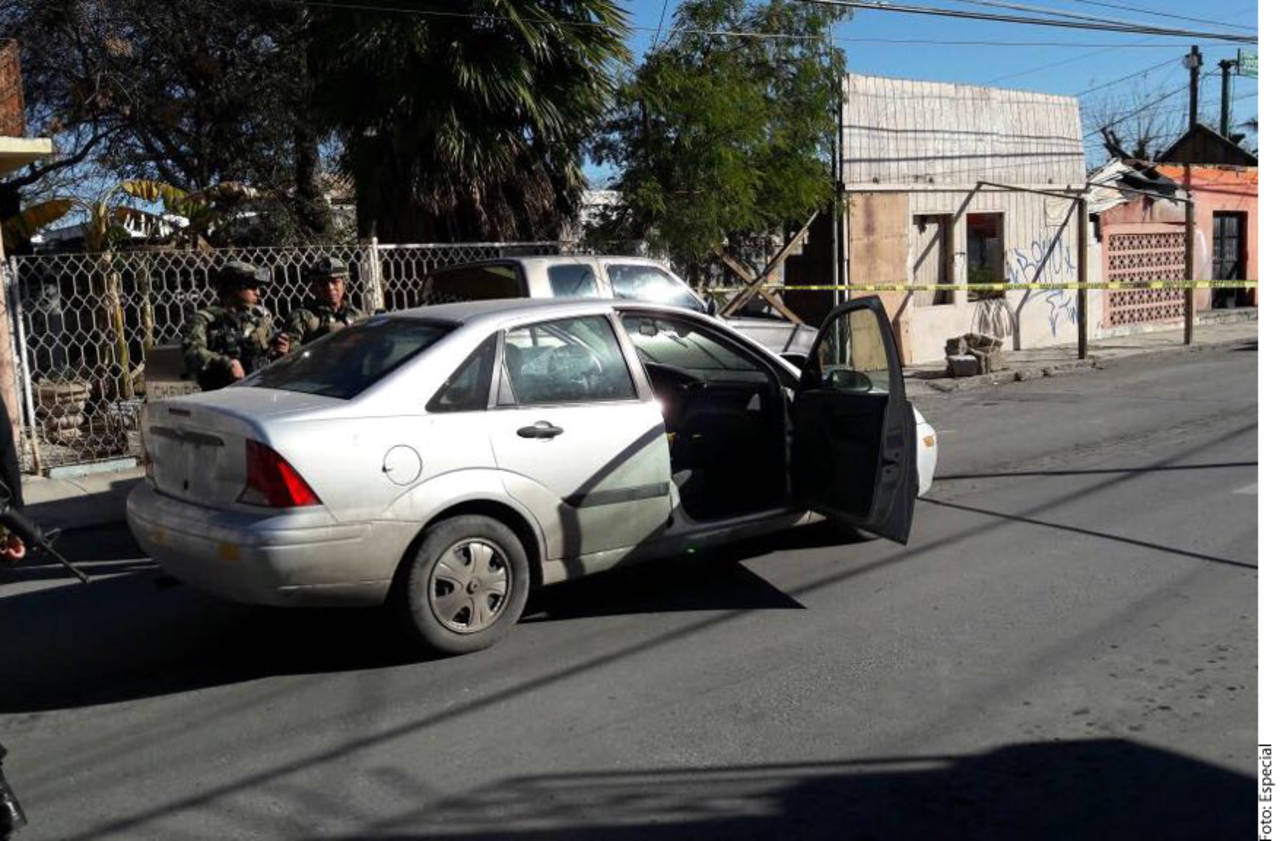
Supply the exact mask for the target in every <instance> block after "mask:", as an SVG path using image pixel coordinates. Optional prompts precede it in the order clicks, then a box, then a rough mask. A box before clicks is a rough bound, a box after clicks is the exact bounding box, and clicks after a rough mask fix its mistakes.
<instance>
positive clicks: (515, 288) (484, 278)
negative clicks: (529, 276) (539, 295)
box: [421, 263, 526, 305]
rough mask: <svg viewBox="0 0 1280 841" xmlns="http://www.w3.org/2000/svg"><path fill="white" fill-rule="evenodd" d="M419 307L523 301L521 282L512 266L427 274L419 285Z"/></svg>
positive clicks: (521, 279)
mask: <svg viewBox="0 0 1280 841" xmlns="http://www.w3.org/2000/svg"><path fill="white" fill-rule="evenodd" d="M422 290H423V291H422V301H421V303H422V304H424V305H425V304H452V303H457V302H459V301H487V300H489V299H491V298H523V297H525V296H526V293H525V288H524V279H523V277H522V276H521V275H520V270H519V269H517V268H516V267H515V266H512V265H506V264H501V263H499V264H495V265H489V266H459V267H457V268H451V269H441V270H439V271H435V272H432V273H431V274H429V275H427V278H426V280H424V281H423V284H422Z"/></svg>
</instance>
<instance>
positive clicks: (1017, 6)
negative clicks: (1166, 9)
mask: <svg viewBox="0 0 1280 841" xmlns="http://www.w3.org/2000/svg"><path fill="white" fill-rule="evenodd" d="M955 2H957V3H968V4H969V5H971V6H986V7H988V8H994V9H1012V10H1014V11H1017V12H1031V13H1033V14H1039V15H1048V16H1049V17H1050V19H1053V18H1067V19H1071V20H1086V21H1092V22H1093V23H1106V24H1123V25H1125V26H1146V25H1147V24H1144V23H1140V22H1138V21H1132V20H1115V19H1112V18H1104V17H1098V16H1097V15H1078V14H1075V13H1074V12H1067V11H1063V10H1062V9H1057V8H1054V7H1052V6H1034V5H1030V4H1027V3H1009V2H1006V1H1005V0H955Z"/></svg>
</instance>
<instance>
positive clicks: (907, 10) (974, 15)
mask: <svg viewBox="0 0 1280 841" xmlns="http://www.w3.org/2000/svg"><path fill="white" fill-rule="evenodd" d="M804 2H806V3H815V4H817V5H821V6H839V7H841V8H847V9H865V10H867V11H873V12H898V13H902V14H914V15H930V16H936V17H951V18H961V19H965V20H986V21H994V22H998V23H1021V24H1027V25H1031V26H1049V27H1056V28H1061V29H1090V30H1095V31H1100V32H1130V33H1133V34H1136V35H1168V36H1171V37H1178V38H1195V39H1201V40H1209V41H1230V42H1232V43H1247V44H1256V43H1258V38H1257V36H1256V35H1231V34H1229V33H1225V32H1198V31H1195V30H1189V29H1172V28H1167V27H1159V26H1145V25H1132V24H1122V23H1093V22H1090V21H1083V20H1081V21H1076V20H1064V19H1060V18H1042V17H1026V16H1025V15H1004V14H994V13H989V12H970V11H966V10H961V9H943V8H939V7H937V6H917V5H909V4H905V3H888V2H878V0H877V2H872V0H804Z"/></svg>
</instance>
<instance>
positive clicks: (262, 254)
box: [5, 242, 577, 472]
mask: <svg viewBox="0 0 1280 841" xmlns="http://www.w3.org/2000/svg"><path fill="white" fill-rule="evenodd" d="M575 250H577V249H576V247H575V245H574V244H570V243H558V242H532V243H450V244H439V245H436V244H427V245H380V244H377V243H371V244H367V245H337V246H315V247H300V248H273V247H267V248H229V249H216V250H212V251H202V252H195V251H172V250H139V251H126V252H121V253H112V254H46V255H34V256H28V257H15V258H12V259H11V260H10V261H9V264H8V266H7V268H8V271H7V272H6V280H5V283H6V289H5V295H6V300H7V302H8V307H9V310H10V313H11V317H12V324H11V328H12V331H11V332H12V336H13V345H12V347H11V348H8V349H6V350H9V351H10V352H11V353H12V354H13V359H14V366H13V367H14V371H15V383H14V384H15V387H16V394H17V397H18V402H19V404H20V407H21V411H20V413H18V414H20V415H21V426H22V430H21V438H22V440H21V442H20V445H21V450H20V452H21V458H22V464H23V469H24V470H28V471H37V472H38V471H43V470H47V469H48V468H50V467H58V466H61V465H68V464H81V463H85V462H92V461H101V460H107V459H113V458H120V457H123V456H129V455H135V454H137V453H138V451H139V441H138V438H137V432H136V419H137V412H138V409H139V407H140V406H141V404H142V400H143V399H144V397H145V394H144V389H145V383H144V379H143V376H142V362H143V359H144V358H145V353H146V351H147V349H148V348H151V347H154V346H158V345H165V344H173V343H175V342H177V341H179V339H180V335H181V331H182V327H183V325H184V324H185V323H186V321H187V319H188V318H189V317H190V316H191V314H192V313H194V312H195V310H197V309H198V308H200V307H203V306H207V305H208V304H211V303H213V302H214V300H215V295H214V292H213V290H212V289H211V288H210V283H209V281H210V275H211V273H212V272H213V271H214V270H215V269H216V268H217V267H219V266H220V265H222V263H223V262H224V261H226V260H233V259H237V260H247V261H249V262H251V263H254V264H255V265H259V266H265V267H267V268H269V269H270V271H271V276H272V281H271V284H270V285H269V286H268V288H267V289H266V290H264V295H263V304H264V305H265V306H266V307H267V308H268V309H270V310H271V311H272V312H273V313H274V314H275V315H276V316H277V318H283V317H284V316H285V315H286V314H287V313H288V312H290V311H291V310H293V309H294V308H296V307H298V306H299V305H300V304H301V303H302V302H303V300H305V298H306V297H307V294H308V289H307V283H306V280H305V278H304V275H303V270H304V269H305V267H306V266H307V265H308V264H309V263H311V262H313V261H315V260H316V259H318V258H319V257H321V256H323V255H329V256H332V257H335V258H337V259H340V260H342V261H344V262H345V263H346V264H347V265H348V266H349V268H350V271H351V282H350V284H349V285H348V294H349V295H350V297H351V299H352V302H353V303H354V304H355V305H356V306H358V307H362V308H364V309H366V310H376V309H384V308H385V309H392V310H395V309H404V308H406V307H411V306H415V305H416V304H417V302H418V301H417V290H418V289H419V288H420V285H421V281H422V279H423V277H425V275H426V274H427V273H429V272H430V271H431V270H432V269H435V268H437V267H439V266H444V265H452V264H456V263H464V262H470V261H473V260H481V259H486V258H489V257H499V256H504V255H511V254H558V253H573V252H574V251H575Z"/></svg>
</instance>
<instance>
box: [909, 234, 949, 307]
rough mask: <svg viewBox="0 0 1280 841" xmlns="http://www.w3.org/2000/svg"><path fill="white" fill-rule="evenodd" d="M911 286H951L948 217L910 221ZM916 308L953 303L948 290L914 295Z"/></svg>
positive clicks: (936, 290)
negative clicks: (911, 223) (912, 284)
mask: <svg viewBox="0 0 1280 841" xmlns="http://www.w3.org/2000/svg"><path fill="white" fill-rule="evenodd" d="M912 222H913V225H912V229H911V237H912V243H911V245H912V247H911V254H912V255H913V257H912V262H911V282H912V283H914V284H918V285H921V286H924V285H930V286H933V285H938V286H951V285H952V284H954V283H955V278H954V274H953V272H952V269H951V266H952V256H951V217H950V216H949V215H947V214H941V213H940V214H928V215H921V216H915V217H912ZM913 297H914V298H915V302H916V306H926V307H928V306H936V305H938V304H951V303H954V302H955V299H956V298H955V292H954V291H953V290H951V289H935V290H933V291H930V292H917V293H915V295H914V296H913Z"/></svg>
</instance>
